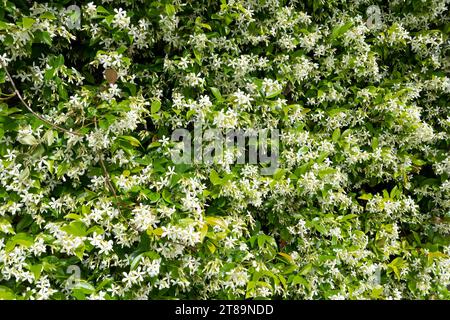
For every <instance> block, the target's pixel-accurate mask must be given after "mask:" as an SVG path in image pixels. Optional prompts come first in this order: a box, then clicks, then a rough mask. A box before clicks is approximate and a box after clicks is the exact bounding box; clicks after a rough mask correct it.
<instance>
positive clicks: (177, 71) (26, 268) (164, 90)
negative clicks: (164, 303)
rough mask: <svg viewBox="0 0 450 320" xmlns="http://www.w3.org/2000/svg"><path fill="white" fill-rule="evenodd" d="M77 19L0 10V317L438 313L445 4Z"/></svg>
mask: <svg viewBox="0 0 450 320" xmlns="http://www.w3.org/2000/svg"><path fill="white" fill-rule="evenodd" d="M71 4H74V3H73V2H71V1H49V3H48V4H44V3H37V2H31V1H25V0H23V1H20V0H15V1H6V0H1V1H0V40H1V44H0V62H1V63H2V66H3V68H2V69H1V70H0V83H1V84H0V89H1V91H0V94H1V97H0V98H1V101H0V298H3V299H172V298H191V299H200V298H221V299H241V298H289V299H402V298H403V299H447V298H449V297H450V295H449V291H448V289H447V285H449V284H450V258H449V256H448V255H449V253H450V247H449V240H450V237H449V233H450V226H449V222H450V180H449V176H450V154H449V150H450V107H449V93H450V82H449V77H448V74H449V46H448V45H449V40H448V39H449V37H448V36H449V31H450V24H449V22H450V21H449V20H450V19H449V10H448V7H449V1H448V0H424V1H419V0H405V1H400V0H397V1H389V2H388V1H341V0H330V1H312V0H307V1H283V0H260V1H254V0H249V1H225V0H222V1H179V0H176V1H107V0H104V1H93V2H90V3H88V2H81V1H78V2H77V3H76V4H77V5H79V6H80V7H81V26H80V28H77V24H76V22H77V15H76V12H75V13H74V12H73V11H71V12H69V11H67V10H66V9H67V7H68V6H69V5H71ZM371 5H377V8H378V9H379V13H380V14H379V15H377V14H375V15H373V11H367V10H368V8H369V7H370V6H371ZM368 12H369V13H370V14H371V15H370V14H369V15H368V14H367V13H368ZM376 12H378V11H376ZM368 20H370V21H371V22H373V23H369V24H368ZM10 77H12V79H13V81H14V83H15V85H16V86H17V92H15V90H14V86H13V84H12V82H11V81H10ZM21 100H22V101H21ZM196 121H197V122H199V121H202V122H203V123H204V126H205V127H209V128H219V129H221V130H223V131H226V129H228V128H254V129H259V128H277V129H279V130H280V131H281V132H282V137H281V141H280V146H281V149H280V158H279V169H278V170H277V171H276V172H275V174H274V175H272V176H262V175H260V174H259V169H260V168H258V167H261V166H251V165H238V164H235V162H234V161H232V154H231V155H229V156H230V157H229V159H225V160H224V161H222V162H219V163H214V164H195V165H174V164H173V163H172V162H171V160H170V154H171V151H173V150H174V148H176V147H177V146H176V144H174V143H173V142H171V141H170V140H169V138H168V137H170V134H171V132H172V130H173V129H176V128H183V127H184V128H188V129H192V127H193V123H194V122H196ZM74 270H75V271H74ZM77 270H80V274H79V276H80V279H77V277H76V276H77V274H78V273H77ZM74 272H75V276H74V275H73V274H74Z"/></svg>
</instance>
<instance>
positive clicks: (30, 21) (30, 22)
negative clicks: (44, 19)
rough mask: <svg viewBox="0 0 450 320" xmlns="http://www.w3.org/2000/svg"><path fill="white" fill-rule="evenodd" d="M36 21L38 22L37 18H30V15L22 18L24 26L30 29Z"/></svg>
mask: <svg viewBox="0 0 450 320" xmlns="http://www.w3.org/2000/svg"><path fill="white" fill-rule="evenodd" d="M35 22H36V20H34V19H32V18H28V17H23V18H22V26H23V27H24V28H25V29H30V28H31V27H32V26H33V24H34V23H35Z"/></svg>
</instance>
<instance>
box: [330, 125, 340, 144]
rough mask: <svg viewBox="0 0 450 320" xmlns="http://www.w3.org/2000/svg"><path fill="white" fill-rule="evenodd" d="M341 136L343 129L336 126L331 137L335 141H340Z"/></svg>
mask: <svg viewBox="0 0 450 320" xmlns="http://www.w3.org/2000/svg"><path fill="white" fill-rule="evenodd" d="M340 136H341V129H339V128H336V129H334V131H333V135H332V136H331V139H332V140H333V142H338V140H339V137H340Z"/></svg>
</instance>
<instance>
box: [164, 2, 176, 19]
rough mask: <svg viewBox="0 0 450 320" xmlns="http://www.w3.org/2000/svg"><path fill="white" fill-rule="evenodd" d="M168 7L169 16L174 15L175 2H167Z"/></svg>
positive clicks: (166, 7)
mask: <svg viewBox="0 0 450 320" xmlns="http://www.w3.org/2000/svg"><path fill="white" fill-rule="evenodd" d="M165 9H166V13H167V15H169V16H173V15H175V13H176V10H175V7H174V6H173V4H170V3H167V4H166V6H165Z"/></svg>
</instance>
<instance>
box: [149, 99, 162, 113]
mask: <svg viewBox="0 0 450 320" xmlns="http://www.w3.org/2000/svg"><path fill="white" fill-rule="evenodd" d="M159 109H161V101H159V100H155V101H153V102H152V105H151V109H150V111H151V112H152V113H156V112H158V111H159Z"/></svg>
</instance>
